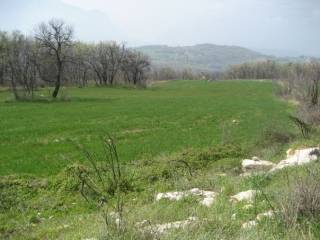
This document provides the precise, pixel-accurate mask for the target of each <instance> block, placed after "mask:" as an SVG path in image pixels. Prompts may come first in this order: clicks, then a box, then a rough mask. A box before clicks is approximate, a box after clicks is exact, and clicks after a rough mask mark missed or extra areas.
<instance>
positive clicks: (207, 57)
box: [136, 44, 272, 71]
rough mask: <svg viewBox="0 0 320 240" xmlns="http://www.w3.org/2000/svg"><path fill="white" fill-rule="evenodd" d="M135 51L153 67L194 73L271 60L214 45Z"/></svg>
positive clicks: (154, 46) (259, 54)
mask: <svg viewBox="0 0 320 240" xmlns="http://www.w3.org/2000/svg"><path fill="white" fill-rule="evenodd" d="M136 49H137V50H139V51H141V52H143V53H144V54H146V55H148V56H150V58H151V61H152V63H153V65H154V66H157V67H173V68H177V69H185V68H191V69H193V70H196V71H221V70H224V69H225V68H227V67H228V66H230V65H234V64H240V63H244V62H248V61H257V60H264V59H269V58H272V57H270V56H266V55H263V54H261V53H258V52H255V51H252V50H250V49H247V48H243V47H238V46H220V45H214V44H198V45H194V46H181V47H180V46H179V47H170V46H166V45H148V46H141V47H137V48H136Z"/></svg>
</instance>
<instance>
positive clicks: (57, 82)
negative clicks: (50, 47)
mask: <svg viewBox="0 0 320 240" xmlns="http://www.w3.org/2000/svg"><path fill="white" fill-rule="evenodd" d="M61 75H62V63H61V62H60V63H58V75H57V81H56V83H55V88H54V91H53V93H52V97H53V98H57V96H58V93H59V89H60V85H61Z"/></svg>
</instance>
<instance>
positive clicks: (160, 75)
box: [150, 66, 220, 81]
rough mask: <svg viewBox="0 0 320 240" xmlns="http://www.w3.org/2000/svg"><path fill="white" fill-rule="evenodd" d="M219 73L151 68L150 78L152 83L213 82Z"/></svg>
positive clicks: (189, 69) (187, 69)
mask: <svg viewBox="0 0 320 240" xmlns="http://www.w3.org/2000/svg"><path fill="white" fill-rule="evenodd" d="M218 76H220V73H213V72H209V71H195V70H193V69H191V68H185V69H175V68H173V67H156V66H153V68H152V71H151V72H150V78H151V79H152V80H154V81H159V80H215V79H217V77H218Z"/></svg>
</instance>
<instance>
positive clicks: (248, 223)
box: [242, 220, 257, 229]
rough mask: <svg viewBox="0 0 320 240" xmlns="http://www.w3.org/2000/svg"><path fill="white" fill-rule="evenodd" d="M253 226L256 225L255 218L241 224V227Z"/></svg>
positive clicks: (248, 227)
mask: <svg viewBox="0 0 320 240" xmlns="http://www.w3.org/2000/svg"><path fill="white" fill-rule="evenodd" d="M255 226H257V222H256V221H255V220H253V221H249V222H245V223H244V224H242V228H243V229H251V228H253V227H255Z"/></svg>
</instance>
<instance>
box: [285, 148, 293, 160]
mask: <svg viewBox="0 0 320 240" xmlns="http://www.w3.org/2000/svg"><path fill="white" fill-rule="evenodd" d="M294 152H295V151H294V150H293V149H292V148H289V149H288V150H287V152H286V153H287V158H289V157H291V156H292V155H294Z"/></svg>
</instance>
